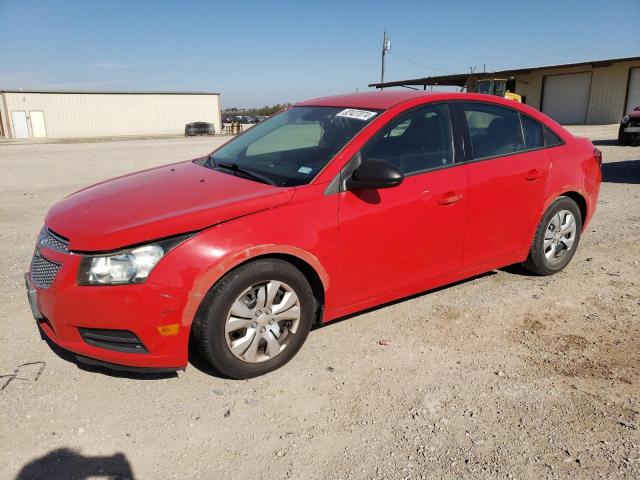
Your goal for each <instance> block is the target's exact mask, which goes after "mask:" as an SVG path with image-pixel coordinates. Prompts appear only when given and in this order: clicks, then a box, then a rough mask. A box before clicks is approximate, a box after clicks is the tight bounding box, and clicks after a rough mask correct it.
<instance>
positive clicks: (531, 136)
mask: <svg viewBox="0 0 640 480" xmlns="http://www.w3.org/2000/svg"><path fill="white" fill-rule="evenodd" d="M520 121H521V122H522V131H523V132H524V145H525V147H526V149H527V150H531V149H534V148H542V147H544V128H543V126H542V125H541V124H540V123H538V122H536V121H535V120H534V119H532V118H530V117H527V116H526V115H522V114H520Z"/></svg>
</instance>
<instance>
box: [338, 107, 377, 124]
mask: <svg viewBox="0 0 640 480" xmlns="http://www.w3.org/2000/svg"><path fill="white" fill-rule="evenodd" d="M375 115H376V112H369V111H367V110H358V109H356V108H345V109H344V110H342V111H341V112H338V113H336V117H344V118H353V119H355V120H363V121H366V120H369V119H370V118H371V117H373V116H375Z"/></svg>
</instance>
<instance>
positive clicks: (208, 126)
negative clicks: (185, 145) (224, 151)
mask: <svg viewBox="0 0 640 480" xmlns="http://www.w3.org/2000/svg"><path fill="white" fill-rule="evenodd" d="M215 133H216V131H215V128H214V126H213V123H207V122H193V123H187V124H186V125H185V126H184V134H185V136H187V137H193V136H195V135H215Z"/></svg>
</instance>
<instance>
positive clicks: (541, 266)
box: [523, 197, 582, 275]
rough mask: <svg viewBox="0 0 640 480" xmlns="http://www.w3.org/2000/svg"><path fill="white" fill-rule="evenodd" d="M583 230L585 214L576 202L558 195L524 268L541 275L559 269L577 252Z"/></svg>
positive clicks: (547, 213) (541, 225)
mask: <svg viewBox="0 0 640 480" xmlns="http://www.w3.org/2000/svg"><path fill="white" fill-rule="evenodd" d="M581 231H582V215H581V214H580V209H579V208H578V205H577V204H576V202H574V201H573V200H572V199H571V198H569V197H558V198H557V199H556V200H555V201H554V202H553V203H552V204H551V206H549V208H548V209H547V211H546V212H545V214H544V216H543V217H542V220H541V222H540V225H538V229H537V230H536V233H535V235H534V237H533V242H532V244H531V250H529V256H528V257H527V260H526V261H525V262H524V264H523V266H524V268H526V269H527V270H529V271H531V272H533V273H537V274H538V275H553V274H554V273H558V272H559V271H561V270H562V269H563V268H564V267H566V266H567V264H568V263H569V262H570V261H571V259H572V258H573V255H574V254H575V253H576V249H577V248H578V243H579V242H580V232H581Z"/></svg>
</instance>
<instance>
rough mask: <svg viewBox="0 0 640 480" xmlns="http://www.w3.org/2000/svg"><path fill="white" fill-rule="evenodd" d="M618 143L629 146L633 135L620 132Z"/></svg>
mask: <svg viewBox="0 0 640 480" xmlns="http://www.w3.org/2000/svg"><path fill="white" fill-rule="evenodd" d="M618 145H622V146H627V145H631V137H630V136H629V135H626V134H624V133H622V132H620V133H619V134H618Z"/></svg>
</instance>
